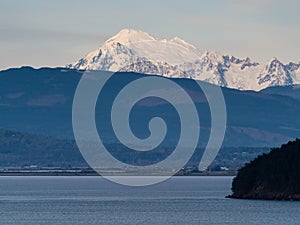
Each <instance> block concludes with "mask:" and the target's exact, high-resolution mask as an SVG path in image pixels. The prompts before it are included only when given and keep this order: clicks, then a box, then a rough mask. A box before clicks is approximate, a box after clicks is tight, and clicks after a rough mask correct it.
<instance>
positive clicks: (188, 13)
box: [0, 0, 300, 70]
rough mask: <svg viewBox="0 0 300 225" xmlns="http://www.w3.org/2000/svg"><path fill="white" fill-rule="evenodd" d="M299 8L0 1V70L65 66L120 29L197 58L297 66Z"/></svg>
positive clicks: (289, 0) (267, 1)
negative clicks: (173, 43)
mask: <svg viewBox="0 0 300 225" xmlns="http://www.w3.org/2000/svg"><path fill="white" fill-rule="evenodd" d="M299 8H300V1H298V0H285V1H279V0H195V1H193V0H181V1H178V0H165V1H161V0H151V1H142V0H139V1H134V0H127V1H124V0H119V1H118V0H107V1H102V0H51V1H41V0H26V1H21V0H0V49H1V50H0V59H1V60H0V70H3V69H6V68H11V67H20V66H23V65H29V66H33V67H37V68H39V67H44V66H48V67H57V66H64V65H66V64H68V63H71V62H73V61H75V60H77V59H79V58H81V57H83V56H85V55H86V54H87V53H88V52H90V51H92V50H95V49H97V48H98V47H100V46H101V44H102V43H103V42H104V41H105V40H106V39H108V38H109V37H111V36H113V35H115V34H116V33H118V32H119V31H120V30H121V29H124V28H130V29H138V30H143V31H145V32H147V33H149V34H151V35H153V36H155V37H158V38H172V37H175V36H178V37H180V38H182V39H184V40H186V41H187V42H190V43H192V44H194V45H195V46H196V47H198V48H199V49H200V50H201V51H205V50H209V51H212V50H214V51H218V52H220V53H224V54H231V55H234V56H237V57H241V58H244V57H250V58H251V59H253V60H254V61H258V62H261V63H265V62H267V61H269V60H270V58H272V57H277V58H278V59H279V60H281V61H283V62H285V63H287V62H289V61H294V62H299V61H300V44H299V42H300V24H299V22H300V13H299Z"/></svg>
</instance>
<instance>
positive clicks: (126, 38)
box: [105, 29, 155, 45]
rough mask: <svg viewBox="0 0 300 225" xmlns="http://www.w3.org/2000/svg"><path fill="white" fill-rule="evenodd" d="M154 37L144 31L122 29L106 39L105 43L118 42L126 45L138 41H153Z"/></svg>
mask: <svg viewBox="0 0 300 225" xmlns="http://www.w3.org/2000/svg"><path fill="white" fill-rule="evenodd" d="M154 40H155V38H154V37H152V36H151V35H149V34H148V33H146V32H143V31H140V30H133V29H123V30H121V31H120V32H119V33H117V34H116V35H115V36H113V37H111V38H110V39H108V40H107V41H106V42H105V44H111V43H114V42H118V43H120V44H123V45H126V44H128V43H134V42H139V41H154Z"/></svg>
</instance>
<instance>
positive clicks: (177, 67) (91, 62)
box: [66, 29, 300, 91]
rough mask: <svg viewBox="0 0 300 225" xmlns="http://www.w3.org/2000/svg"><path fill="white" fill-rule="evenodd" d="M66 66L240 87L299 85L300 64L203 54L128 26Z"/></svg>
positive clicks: (183, 42)
mask: <svg viewBox="0 0 300 225" xmlns="http://www.w3.org/2000/svg"><path fill="white" fill-rule="evenodd" d="M66 67H67V68H72V69H77V70H108V71H125V72H137V73H141V74H156V75H162V76H165V77H169V78H191V79H195V80H201V81H205V82H208V83H211V84H215V85H219V86H222V87H228V88H234V89H238V90H255V91H259V90H262V89H265V88H267V87H271V86H287V85H293V84H300V62H298V63H294V62H290V63H288V64H283V63H282V62H280V61H279V60H278V59H277V58H272V59H271V60H270V61H269V62H267V63H266V64H260V63H258V62H254V61H252V60H251V59H250V58H245V59H239V58H237V57H234V56H232V55H222V54H220V53H217V52H208V51H205V52H202V51H200V50H198V49H197V48H196V47H195V46H193V45H192V44H190V43H187V42H186V41H184V40H182V39H180V38H178V37H175V38H173V39H170V40H166V39H157V38H154V37H152V36H151V35H149V34H147V33H145V32H143V31H139V30H131V29H124V30H121V31H120V32H119V33H118V34H117V35H115V36H113V37H112V38H110V39H108V40H107V41H106V42H105V43H104V44H103V45H102V46H101V47H100V48H99V49H97V50H95V51H93V52H91V53H89V54H88V55H87V56H85V57H84V58H82V59H80V60H78V61H76V62H74V63H72V64H69V65H67V66H66Z"/></svg>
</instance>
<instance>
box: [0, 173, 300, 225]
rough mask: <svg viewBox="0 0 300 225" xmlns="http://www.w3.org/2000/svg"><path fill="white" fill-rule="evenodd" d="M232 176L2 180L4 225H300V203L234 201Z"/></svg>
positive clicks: (0, 213)
mask: <svg viewBox="0 0 300 225" xmlns="http://www.w3.org/2000/svg"><path fill="white" fill-rule="evenodd" d="M231 181H232V177H173V178H171V179H170V180H168V181H166V182H164V183H162V184H158V185H154V186H150V187H142V188H132V187H124V186H120V185H117V184H113V183H111V182H109V181H106V180H105V179H103V178H100V177H0V224H5V225H23V224H26V225H27V224H39V225H46V224H47V225H49V224H51V225H53V224H54V225H65V224H70V225H71V224H72V225H77V224H84V225H92V224H93V225H94V224H97V225H98V224H104V225H110V224H113V225H119V224H121V225H122V224H139V225H140V224H159V225H168V224H174V225H177V224H180V225H185V224H192V225H193V224H197V225H200V224H201V225H202V224H204V225H206V224H222V225H224V224H237V225H241V224H243V225H247V224H249V225H250V224H251V225H252V224H259V225H261V224H268V225H273V224H280V225H281V224H288V225H293V224H300V222H299V221H300V202H284V201H254V200H232V199H226V198H225V196H226V195H228V194H229V193H230V186H231Z"/></svg>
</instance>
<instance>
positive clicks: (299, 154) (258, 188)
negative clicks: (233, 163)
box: [229, 139, 300, 200]
mask: <svg viewBox="0 0 300 225" xmlns="http://www.w3.org/2000/svg"><path fill="white" fill-rule="evenodd" d="M232 191H233V194H232V195H231V196H229V197H231V198H242V199H268V200H300V139H296V140H295V141H290V142H288V143H287V144H284V145H282V146H281V148H274V149H273V150H272V151H271V152H270V153H268V154H263V155H260V156H258V157H257V158H256V159H255V160H253V161H251V162H250V163H248V164H246V165H245V166H244V167H243V168H242V169H240V170H239V172H238V175H237V176H236V177H235V178H234V180H233V183H232Z"/></svg>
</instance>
